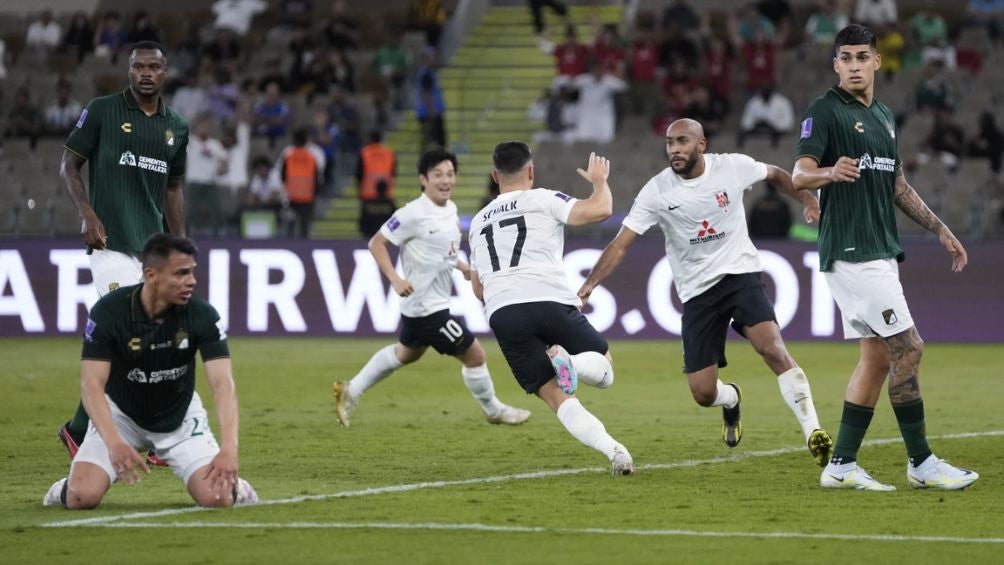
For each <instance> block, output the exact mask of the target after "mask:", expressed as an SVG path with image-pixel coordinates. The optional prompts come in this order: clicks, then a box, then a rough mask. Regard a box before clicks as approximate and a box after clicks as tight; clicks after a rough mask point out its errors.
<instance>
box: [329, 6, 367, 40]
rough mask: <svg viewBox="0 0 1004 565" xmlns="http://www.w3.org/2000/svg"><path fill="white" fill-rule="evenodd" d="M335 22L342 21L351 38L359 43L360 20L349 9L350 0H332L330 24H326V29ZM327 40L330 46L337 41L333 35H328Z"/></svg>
mask: <svg viewBox="0 0 1004 565" xmlns="http://www.w3.org/2000/svg"><path fill="white" fill-rule="evenodd" d="M333 23H340V24H341V26H342V29H345V30H348V34H349V39H350V40H351V41H353V42H354V43H356V44H358V43H359V31H358V30H359V20H358V19H356V17H355V16H353V15H352V12H350V11H349V3H348V0H333V1H332V2H331V10H330V11H329V12H328V24H329V25H326V26H324V27H325V29H328V28H329V27H330V24H333ZM326 40H327V42H328V45H329V46H331V45H333V44H334V43H337V39H336V38H333V37H327V38H326Z"/></svg>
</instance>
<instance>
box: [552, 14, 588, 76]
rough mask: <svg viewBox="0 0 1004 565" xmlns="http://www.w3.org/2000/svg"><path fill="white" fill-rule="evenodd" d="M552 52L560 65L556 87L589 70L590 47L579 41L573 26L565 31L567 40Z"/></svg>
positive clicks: (558, 65)
mask: <svg viewBox="0 0 1004 565" xmlns="http://www.w3.org/2000/svg"><path fill="white" fill-rule="evenodd" d="M552 54H553V55H554V61H555V63H556V64H557V67H558V77H557V78H556V79H555V84H554V87H555V88H557V87H558V86H560V85H561V84H565V83H568V82H570V81H571V79H573V78H575V77H577V76H579V75H581V74H582V73H584V72H586V71H587V70H589V47H586V46H585V45H582V44H581V43H579V42H578V40H577V39H576V37H575V28H574V27H572V26H568V30H567V31H566V32H565V42H564V43H562V44H561V45H558V46H556V47H555V48H554V51H552Z"/></svg>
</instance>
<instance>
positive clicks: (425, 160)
mask: <svg viewBox="0 0 1004 565" xmlns="http://www.w3.org/2000/svg"><path fill="white" fill-rule="evenodd" d="M456 171H457V157H456V156H455V155H453V154H452V153H450V152H449V151H446V150H445V149H441V148H435V149H431V150H429V151H426V152H425V153H424V154H422V156H421V157H420V158H419V161H418V180H419V182H420V183H421V185H422V195H421V196H419V197H418V198H416V199H415V200H412V201H411V202H409V203H408V204H406V205H405V206H404V207H403V208H401V209H400V210H397V211H396V212H395V213H394V215H393V216H392V217H391V218H390V219H389V220H387V222H386V223H384V225H383V226H382V227H381V228H380V231H379V232H377V234H376V235H374V236H373V238H372V239H370V242H369V249H370V253H372V254H373V258H374V259H376V262H377V265H378V266H379V267H380V271H381V272H382V273H383V274H384V276H385V277H387V279H388V280H389V281H390V282H391V284H392V285H393V286H394V291H395V292H397V294H398V295H399V296H401V297H402V299H401V334H400V336H399V341H398V343H395V344H393V345H388V346H387V347H384V348H383V349H381V350H379V351H377V352H376V353H374V354H373V357H371V358H370V360H369V362H368V363H366V365H365V366H364V367H363V368H362V370H360V371H359V373H358V374H357V375H356V376H355V377H353V378H352V380H350V381H348V382H344V381H338V382H336V383H335V384H334V392H335V413H336V415H337V416H338V422H339V423H340V424H341V425H342V426H344V427H346V428H347V427H349V421H350V418H351V417H352V412H353V410H355V407H356V404H357V403H358V402H359V399H360V397H362V395H363V393H364V392H366V390H367V389H369V388H370V387H372V386H373V385H375V384H377V383H378V382H380V381H382V380H383V379H385V378H387V377H389V376H390V375H391V373H393V372H394V371H395V370H397V369H399V368H401V367H402V366H404V365H407V364H409V363H414V362H415V361H418V360H419V359H420V358H421V357H422V355H423V354H424V353H425V352H426V350H427V349H428V348H429V346H430V345H431V346H432V347H433V348H434V349H435V350H436V351H438V352H439V353H440V354H442V355H452V356H454V357H456V358H457V359H459V360H460V362H461V363H462V364H463V367H462V368H461V369H460V375H461V377H462V378H463V380H464V384H465V385H466V386H467V389H468V390H469V391H471V395H473V396H474V398H475V400H477V401H478V403H479V404H480V405H481V409H482V410H483V411H484V413H485V418H487V419H488V422H490V423H492V424H508V425H518V424H522V423H523V422H525V421H526V420H527V419H528V418H529V417H530V412H529V411H527V410H523V409H522V408H516V407H514V406H509V405H507V404H503V403H502V402H501V401H499V399H498V398H497V397H496V396H495V386H494V384H493V383H492V378H491V375H490V374H489V373H488V365H487V363H485V350H484V348H482V347H481V343H480V342H479V341H478V340H477V338H476V337H474V334H472V333H471V332H470V330H468V329H467V328H466V327H465V326H464V324H463V323H462V322H461V321H460V320H459V319H457V318H454V317H452V316H451V315H450V295H451V294H452V292H453V274H452V273H453V270H454V269H459V270H460V271H461V272H462V273H464V276H465V277H466V278H468V279H469V278H470V274H469V273H470V267H468V265H467V264H466V263H464V262H463V261H460V260H459V259H458V257H457V251H458V250H459V249H460V237H461V235H460V219H459V218H458V217H457V205H456V204H454V203H453V201H452V200H450V197H451V196H452V195H453V186H454V183H455V179H456ZM390 244H394V245H396V246H398V247H400V248H401V266H402V268H403V270H404V276H403V277H402V276H401V275H399V274H398V273H397V271H396V270H395V269H394V263H393V261H391V258H390V253H389V251H388V249H387V247H388V245H390Z"/></svg>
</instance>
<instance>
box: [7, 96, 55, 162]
mask: <svg viewBox="0 0 1004 565" xmlns="http://www.w3.org/2000/svg"><path fill="white" fill-rule="evenodd" d="M44 124H45V122H44V121H43V118H42V112H41V111H39V109H38V107H37V106H36V105H35V104H33V103H32V101H31V93H30V92H29V90H28V88H27V87H23V86H22V87H21V88H18V89H17V91H16V92H15V93H14V105H13V106H12V107H11V109H10V113H9V114H8V115H7V129H6V131H5V132H4V137H27V138H28V148H29V149H30V150H32V151H34V150H35V147H36V146H37V145H38V137H39V136H40V135H42V133H43V131H44V127H45V125H44Z"/></svg>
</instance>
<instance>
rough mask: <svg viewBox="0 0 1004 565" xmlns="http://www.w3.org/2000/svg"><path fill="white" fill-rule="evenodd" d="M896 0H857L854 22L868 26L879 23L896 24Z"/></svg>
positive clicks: (871, 26)
mask: <svg viewBox="0 0 1004 565" xmlns="http://www.w3.org/2000/svg"><path fill="white" fill-rule="evenodd" d="M897 20H898V18H897V9H896V0H858V4H857V7H855V9H854V23H856V24H862V25H864V26H868V27H870V28H873V29H874V28H876V27H878V26H879V25H881V24H889V25H896V21H897Z"/></svg>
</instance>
